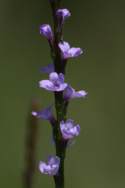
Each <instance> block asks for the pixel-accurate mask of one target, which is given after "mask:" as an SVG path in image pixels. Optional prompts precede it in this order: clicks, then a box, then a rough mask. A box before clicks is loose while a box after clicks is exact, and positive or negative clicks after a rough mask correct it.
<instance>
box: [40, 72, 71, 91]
mask: <svg viewBox="0 0 125 188" xmlns="http://www.w3.org/2000/svg"><path fill="white" fill-rule="evenodd" d="M39 86H40V87H41V88H44V89H46V90H48V91H55V92H60V91H63V90H64V89H65V88H66V87H67V86H68V84H67V83H65V82H64V75H63V74H62V73H60V74H57V73H56V72H52V73H50V74H49V80H41V81H40V82H39Z"/></svg>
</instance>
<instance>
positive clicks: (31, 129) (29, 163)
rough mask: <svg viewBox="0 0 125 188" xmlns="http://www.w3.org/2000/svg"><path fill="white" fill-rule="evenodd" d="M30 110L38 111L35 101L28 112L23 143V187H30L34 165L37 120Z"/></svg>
mask: <svg viewBox="0 0 125 188" xmlns="http://www.w3.org/2000/svg"><path fill="white" fill-rule="evenodd" d="M32 111H38V107H37V103H36V102H32V105H31V109H30V110H29V113H28V121H27V134H26V143H25V169H24V176H23V187H24V188H32V186H33V176H34V173H35V167H36V143H37V133H38V121H37V118H36V117H35V116H32V114H31V112H32Z"/></svg>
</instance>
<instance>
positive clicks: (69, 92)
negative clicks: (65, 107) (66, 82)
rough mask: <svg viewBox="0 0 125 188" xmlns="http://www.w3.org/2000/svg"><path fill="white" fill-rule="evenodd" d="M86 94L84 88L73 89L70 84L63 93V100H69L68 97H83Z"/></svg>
mask: <svg viewBox="0 0 125 188" xmlns="http://www.w3.org/2000/svg"><path fill="white" fill-rule="evenodd" d="M86 95H87V92H86V91H84V90H80V91H75V89H73V88H72V87H71V86H68V87H67V88H66V89H65V90H64V93H63V96H64V99H65V100H70V99H74V98H81V97H85V96H86Z"/></svg>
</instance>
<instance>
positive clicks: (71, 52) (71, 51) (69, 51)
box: [59, 41, 83, 59]
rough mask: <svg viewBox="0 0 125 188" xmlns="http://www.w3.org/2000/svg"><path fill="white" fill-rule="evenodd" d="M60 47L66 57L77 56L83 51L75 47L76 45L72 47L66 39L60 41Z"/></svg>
mask: <svg viewBox="0 0 125 188" xmlns="http://www.w3.org/2000/svg"><path fill="white" fill-rule="evenodd" d="M59 48H60V50H61V53H62V57H63V58H64V59H68V58H73V57H77V56H79V55H81V54H82V53H83V51H82V49H81V48H75V47H72V48H71V47H70V45H69V43H68V42H65V41H64V42H60V43H59Z"/></svg>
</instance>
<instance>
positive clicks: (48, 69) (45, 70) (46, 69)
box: [40, 63, 55, 74]
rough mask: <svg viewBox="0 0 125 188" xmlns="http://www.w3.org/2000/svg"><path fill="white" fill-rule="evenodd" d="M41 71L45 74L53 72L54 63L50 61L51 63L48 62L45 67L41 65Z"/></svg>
mask: <svg viewBox="0 0 125 188" xmlns="http://www.w3.org/2000/svg"><path fill="white" fill-rule="evenodd" d="M40 71H41V72H42V73H47V74H50V73H52V72H54V71H55V70H54V65H53V64H52V63H51V64H48V65H47V66H45V67H42V68H41V70H40Z"/></svg>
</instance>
